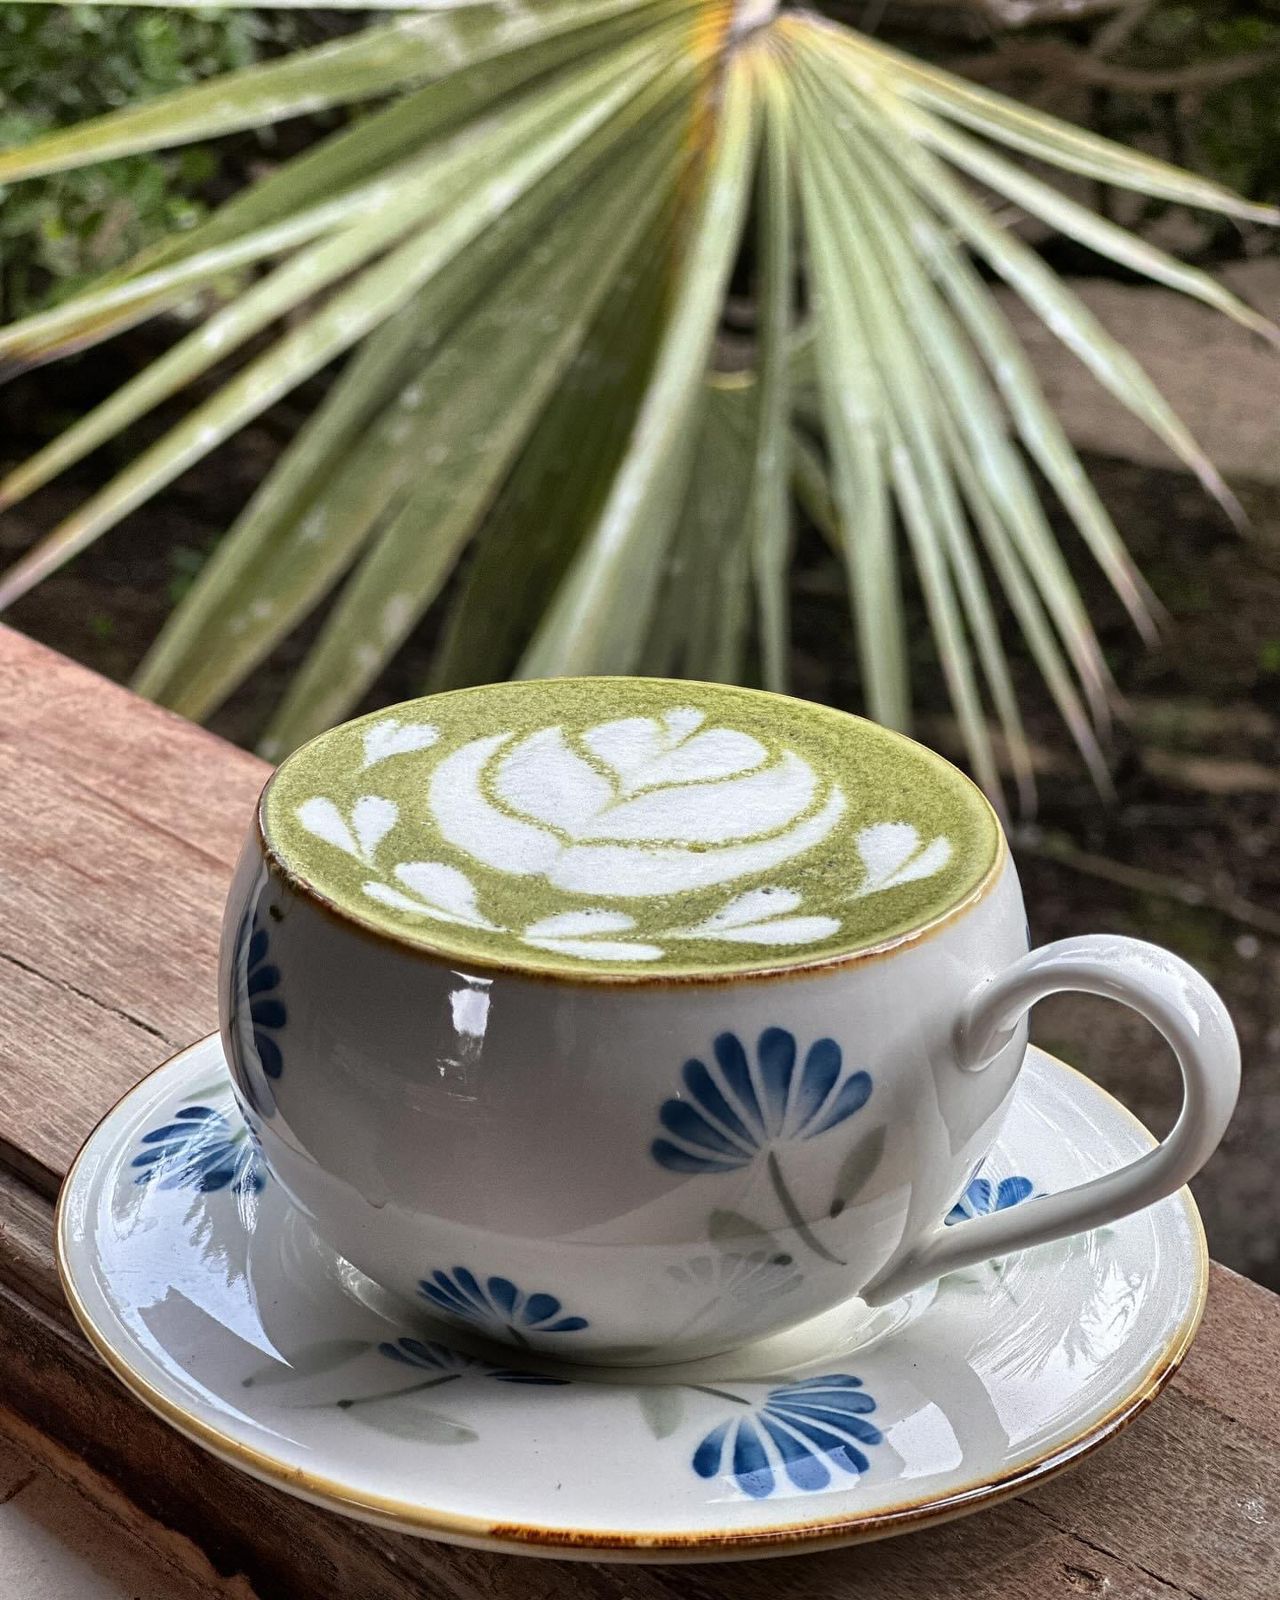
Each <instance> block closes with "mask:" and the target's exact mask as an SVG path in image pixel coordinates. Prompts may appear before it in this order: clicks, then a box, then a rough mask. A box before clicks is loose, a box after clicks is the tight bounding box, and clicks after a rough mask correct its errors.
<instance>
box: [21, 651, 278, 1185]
mask: <svg viewBox="0 0 1280 1600" xmlns="http://www.w3.org/2000/svg"><path fill="white" fill-rule="evenodd" d="M268 771H269V769H268V768H267V766H266V765H265V764H264V763H263V762H261V761H258V760H257V759H256V758H255V757H253V756H249V755H246V754H244V753H243V752H242V751H238V750H235V749H234V748H232V747H231V746H230V745H227V744H225V743H224V742H223V741H222V740H220V739H216V738H214V737H213V736H212V735H211V734H208V733H205V732H204V731H203V730H202V729H200V728H197V727H195V726H193V725H192V724H191V723H189V722H186V721H184V720H183V719H182V718H180V717H175V716H172V715H171V714H170V713H169V712H167V711H163V710H161V709H160V708H159V707H157V706H152V705H148V704H146V703H144V702H142V701H140V700H138V699H137V698H136V697H135V696H133V695H131V694H129V693H128V692H127V691H126V690H124V689H121V688H119V687H117V686H116V685H113V684H108V683H105V682H104V681H103V680H102V679H100V678H97V677H96V676H94V674H92V673H89V672H85V671H84V670H83V669H82V668H80V667H77V666H75V665H74V664H73V663H71V662H69V661H67V660H66V659H65V658H64V657H62V656H59V655H57V654H55V653H54V652H53V651H50V650H46V649H44V648H43V647H42V646H40V645H37V644H35V643H33V642H32V641H31V640H29V639H25V638H24V637H23V636H22V635H21V634H17V633H14V632H13V631H12V630H10V629H7V628H6V629H0V795H3V797H4V803H3V804H2V805H0V906H3V908H4V912H3V916H2V917H0V1150H3V1151H5V1152H6V1154H7V1157H8V1159H9V1162H10V1164H11V1165H12V1166H13V1167H14V1168H15V1170H18V1171H21V1172H23V1173H24V1174H25V1175H27V1176H28V1178H29V1179H30V1180H31V1181H34V1182H37V1183H40V1184H41V1185H42V1186H43V1187H45V1188H46V1189H47V1190H49V1191H52V1189H53V1188H55V1187H56V1184H57V1182H58V1180H59V1179H60V1177H61V1174H62V1173H63V1172H65V1171H66V1168H67V1164H68V1162H69V1161H70V1158H71V1157H72V1155H74V1153H75V1151H76V1150H77V1149H78V1147H79V1145H80V1143H81V1141H82V1140H83V1139H84V1137H85V1135H86V1134H87V1133H88V1132H89V1130H90V1128H91V1127H92V1126H93V1124H94V1122H95V1121H96V1120H97V1118H98V1117H99V1116H100V1115H101V1114H102V1112H103V1110H105V1109H106V1107H107V1106H109V1105H110V1104H111V1103H112V1102H113V1101H115V1100H116V1099H118V1098H119V1096H120V1095H121V1094H123V1093H124V1091H125V1090H126V1089H127V1088H128V1087H129V1086H130V1085H131V1084H132V1083H134V1082H136V1081H137V1079H138V1078H139V1077H141V1076H142V1074H143V1073H144V1072H146V1071H148V1070H149V1069H150V1068H151V1067H153V1066H155V1065H156V1064H157V1063H158V1062H160V1061H162V1060H163V1059H164V1058H165V1057H166V1056H168V1055H170V1054H171V1053H172V1052H173V1051H174V1050H176V1049H179V1048H180V1047H181V1046H182V1045H184V1044H187V1043H189V1042H190V1041H191V1040H192V1039H194V1038H198V1037H199V1036H200V1035H202V1034H205V1033H208V1032H209V1031H210V1030H211V1029H212V1028H213V1027H215V1026H216V1023H217V1001H216V985H215V975H216V968H217V946H218V924H219V918H220V914H221V907H222V900H223V897H224V896H225V894H226V888H227V882H228V879H229V877H230V872H231V867H232V865H233V863H234V860H235V857H236V854H237V852H238V850H239V847H240V841H241V839H242V838H243V836H244V833H245V831H246V829H247V828H248V825H249V821H250V818H251V816H252V811H253V804H254V801H255V799H256V797H257V794H258V791H259V789H260V788H261V787H262V784H263V782H264V780H265V777H266V774H267V772H268Z"/></svg>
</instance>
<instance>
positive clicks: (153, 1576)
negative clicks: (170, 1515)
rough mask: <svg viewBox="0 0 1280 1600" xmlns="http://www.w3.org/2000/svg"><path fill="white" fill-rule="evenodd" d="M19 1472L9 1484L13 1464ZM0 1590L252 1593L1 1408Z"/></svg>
mask: <svg viewBox="0 0 1280 1600" xmlns="http://www.w3.org/2000/svg"><path fill="white" fill-rule="evenodd" d="M15 1468H16V1469H18V1470H19V1471H20V1476H19V1478H18V1479H17V1481H16V1482H14V1481H12V1477H11V1475H12V1473H13V1471H14V1470H15ZM0 1594H5V1595H11V1596H14V1597H15V1600H18V1597H20V1600H254V1596H253V1593H252V1590H251V1589H250V1588H249V1586H248V1584H247V1583H246V1582H245V1581H244V1580H243V1579H242V1578H233V1579H230V1580H227V1579H222V1578H219V1577H218V1576H217V1574H216V1573H214V1572H213V1571H212V1569H211V1568H210V1566H209V1562H208V1559H207V1557H205V1556H204V1555H203V1554H202V1552H201V1551H199V1550H198V1549H197V1548H196V1546H195V1545H193V1544H192V1543H191V1542H190V1541H189V1540H184V1539H178V1538H176V1537H174V1536H173V1535H170V1534H168V1533H167V1531H166V1530H165V1529H164V1528H162V1527H160V1525H159V1524H158V1523H156V1522H154V1521H153V1520H152V1519H151V1518H150V1517H144V1516H143V1515H142V1514H141V1513H140V1512H139V1511H138V1510H137V1508H136V1507H135V1506H134V1505H133V1503H132V1502H131V1501H129V1500H126V1499H125V1498H124V1496H123V1495H121V1494H120V1492H119V1490H118V1489H116V1488H115V1487H114V1486H113V1485H112V1484H110V1483H109V1482H108V1480H107V1479H105V1478H102V1477H100V1476H99V1475H98V1474H96V1473H94V1472H92V1471H90V1469H89V1468H88V1467H86V1466H85V1464H84V1462H83V1461H81V1460H80V1459H79V1458H78V1457H76V1456H73V1455H71V1454H70V1453H69V1452H67V1451H65V1450H62V1449H60V1448H59V1447H58V1446H57V1445H56V1444H54V1442H53V1441H52V1440H51V1439H49V1437H48V1436H47V1435H46V1434H43V1433H40V1432H39V1431H38V1430H36V1429H35V1428H33V1427H31V1426H30V1424H28V1423H24V1422H22V1420H21V1419H20V1418H18V1417H16V1416H15V1415H14V1414H13V1413H12V1412H11V1411H5V1410H4V1409H3V1408H0Z"/></svg>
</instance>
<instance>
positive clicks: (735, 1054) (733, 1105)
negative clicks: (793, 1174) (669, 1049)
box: [650, 1028, 871, 1266]
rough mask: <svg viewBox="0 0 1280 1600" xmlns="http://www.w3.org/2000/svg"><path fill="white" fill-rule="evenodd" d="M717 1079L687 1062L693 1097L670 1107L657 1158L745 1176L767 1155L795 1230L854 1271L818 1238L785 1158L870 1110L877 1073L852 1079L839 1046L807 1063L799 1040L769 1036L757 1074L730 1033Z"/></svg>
mask: <svg viewBox="0 0 1280 1600" xmlns="http://www.w3.org/2000/svg"><path fill="white" fill-rule="evenodd" d="M712 1050H713V1052H714V1055H715V1062H716V1068H717V1071H715V1072H713V1071H712V1070H711V1068H710V1067H708V1066H707V1064H706V1063H705V1062H703V1061H699V1060H697V1059H693V1060H690V1061H686V1062H685V1065H684V1072H683V1074H682V1078H683V1083H684V1090H683V1092H682V1093H681V1094H680V1095H677V1096H673V1097H672V1098H671V1099H669V1100H665V1101H663V1103H662V1108H661V1110H660V1111H659V1112H658V1120H659V1122H660V1123H661V1124H662V1128H663V1134H664V1136H663V1137H661V1138H657V1139H655V1140H654V1141H653V1143H652V1145H651V1146H650V1152H651V1154H652V1156H653V1159H654V1160H655V1161H656V1162H657V1163H658V1165H659V1166H662V1167H666V1168H667V1169H668V1170H669V1171H671V1172H688V1173H698V1174H702V1173H724V1172H739V1171H741V1170H742V1169H743V1168H745V1167H749V1166H750V1165H751V1164H752V1163H753V1162H754V1161H756V1160H757V1159H758V1158H760V1157H761V1156H763V1157H764V1160H765V1165H766V1169H767V1171H768V1174H769V1178H770V1181H771V1183H772V1184H773V1188H774V1192H775V1194H776V1195H777V1197H778V1201H779V1203H780V1204H781V1206H782V1209H783V1212H784V1213H785V1215H786V1218H787V1220H788V1222H789V1223H790V1224H791V1226H792V1227H793V1228H794V1229H795V1230H796V1232H797V1234H798V1235H799V1236H800V1238H801V1239H802V1240H803V1241H804V1243H805V1244H806V1245H807V1246H808V1248H809V1249H810V1250H812V1251H813V1252H814V1254H815V1255H819V1256H821V1257H822V1258H823V1259H824V1260H827V1261H832V1262H835V1263H836V1264H837V1265H839V1266H843V1265H844V1264H845V1263H844V1262H843V1261H841V1260H840V1258H839V1257H838V1256H835V1255H833V1254H832V1253H831V1251H829V1250H828V1249H827V1248H826V1246H825V1245H823V1244H822V1242H821V1241H820V1240H819V1239H818V1238H817V1237H816V1235H815V1234H814V1233H813V1231H812V1229H811V1228H810V1226H809V1223H808V1221H807V1219H806V1218H805V1217H804V1215H803V1213H802V1212H801V1211H800V1208H799V1206H798V1205H797V1204H796V1201H795V1199H794V1197H793V1196H792V1194H791V1192H790V1190H789V1188H788V1187H787V1184H786V1181H785V1178H784V1176H783V1172H782V1166H781V1162H780V1160H779V1152H780V1151H782V1150H785V1149H786V1148H787V1147H788V1146H789V1145H795V1144H799V1143H802V1142H804V1141H807V1140H809V1139H816V1138H818V1137H819V1136H820V1135H821V1134H824V1133H827V1132H829V1131H830V1130H831V1129H832V1128H835V1127H838V1126H839V1125H840V1124H841V1123H843V1122H846V1121H847V1120H848V1119H849V1118H850V1117H852V1116H853V1115H854V1114H855V1113H856V1112H858V1111H861V1110H862V1108H863V1106H865V1105H866V1103H867V1101H868V1099H870V1097H871V1074H870V1073H869V1072H851V1073H849V1074H848V1075H847V1076H845V1075H844V1074H843V1066H844V1056H843V1052H842V1051H841V1049H840V1046H839V1045H838V1044H837V1043H836V1041H835V1040H834V1039H817V1040H815V1041H814V1043H812V1044H811V1045H810V1046H809V1048H808V1049H807V1050H806V1051H805V1055H804V1060H803V1063H800V1062H799V1052H798V1050H797V1047H796V1039H795V1035H794V1034H793V1033H790V1032H788V1030H787V1029H786V1028H766V1029H765V1030H764V1032H763V1033H762V1034H761V1035H760V1037H759V1039H758V1040H757V1041H756V1049H755V1059H756V1065H755V1070H754V1072H753V1071H752V1067H751V1064H750V1062H749V1061H748V1059H747V1051H746V1049H745V1047H744V1046H743V1043H742V1041H741V1040H740V1039H739V1038H738V1036H737V1034H736V1033H721V1034H718V1035H717V1036H716V1039H715V1041H714V1043H713V1045H712Z"/></svg>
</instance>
